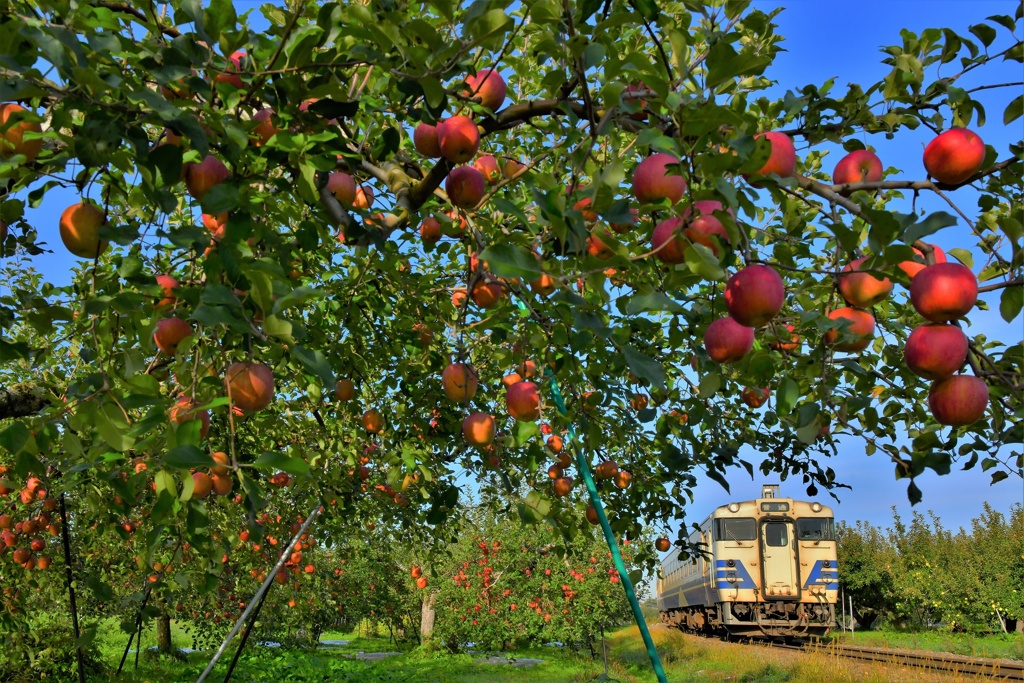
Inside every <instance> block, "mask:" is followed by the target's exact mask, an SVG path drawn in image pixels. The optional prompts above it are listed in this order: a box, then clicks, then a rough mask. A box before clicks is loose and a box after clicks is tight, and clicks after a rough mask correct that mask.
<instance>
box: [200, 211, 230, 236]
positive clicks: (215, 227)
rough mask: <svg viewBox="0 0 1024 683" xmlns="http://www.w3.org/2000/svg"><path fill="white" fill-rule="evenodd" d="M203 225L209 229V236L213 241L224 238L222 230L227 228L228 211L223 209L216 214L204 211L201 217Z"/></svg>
mask: <svg viewBox="0 0 1024 683" xmlns="http://www.w3.org/2000/svg"><path fill="white" fill-rule="evenodd" d="M201 219H202V221H203V227H204V228H206V229H207V230H209V231H210V237H212V238H213V240H214V241H215V242H220V241H221V240H222V239H224V232H225V231H226V230H227V229H228V213H227V211H223V212H221V213H218V214H209V213H204V214H203V215H202V217H201Z"/></svg>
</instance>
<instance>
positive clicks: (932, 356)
mask: <svg viewBox="0 0 1024 683" xmlns="http://www.w3.org/2000/svg"><path fill="white" fill-rule="evenodd" d="M903 359H904V360H905V361H906V363H907V367H908V368H910V370H911V371H912V372H913V373H914V374H915V375H917V376H918V377H924V378H925V379H943V378H945V377H949V376H950V375H952V374H953V373H955V372H956V371H957V370H959V369H960V366H962V365H963V364H964V361H965V360H967V335H965V334H964V333H963V331H961V329H960V328H959V327H957V326H955V325H943V324H935V323H932V324H931V325H922V326H921V327H918V328H917V329H915V330H914V331H913V332H911V333H910V336H909V337H907V344H906V346H905V347H904V349H903Z"/></svg>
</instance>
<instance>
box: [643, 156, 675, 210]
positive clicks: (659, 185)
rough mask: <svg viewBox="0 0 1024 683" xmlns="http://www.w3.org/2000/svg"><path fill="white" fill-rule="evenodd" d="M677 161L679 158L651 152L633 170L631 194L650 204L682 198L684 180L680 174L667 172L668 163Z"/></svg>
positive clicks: (673, 202) (671, 201)
mask: <svg viewBox="0 0 1024 683" xmlns="http://www.w3.org/2000/svg"><path fill="white" fill-rule="evenodd" d="M678 163H679V159H677V158H675V157H674V156H672V155H671V154H665V153H664V152H658V153H657V154H652V155H651V156H649V157H647V158H646V159H644V160H643V161H641V162H640V164H639V165H638V166H637V167H636V170H635V171H633V195H634V196H635V197H636V198H637V201H639V202H640V203H641V204H650V203H652V202H660V201H661V200H662V199H668V200H669V202H670V203H672V204H675V203H676V202H678V201H679V200H680V199H682V198H683V194H685V192H686V180H685V179H684V178H683V176H681V175H678V174H670V173H669V165H671V164H678ZM675 168H676V169H677V168H678V167H675Z"/></svg>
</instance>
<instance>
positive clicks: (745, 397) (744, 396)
mask: <svg viewBox="0 0 1024 683" xmlns="http://www.w3.org/2000/svg"><path fill="white" fill-rule="evenodd" d="M770 395H771V392H769V391H768V390H767V389H763V388H760V387H759V388H756V389H755V388H754V387H744V389H743V391H741V392H740V400H741V401H743V402H744V403H745V404H747V405H748V406H750V407H751V408H760V407H761V406H763V405H764V404H765V403H766V402H767V401H768V397H769V396H770Z"/></svg>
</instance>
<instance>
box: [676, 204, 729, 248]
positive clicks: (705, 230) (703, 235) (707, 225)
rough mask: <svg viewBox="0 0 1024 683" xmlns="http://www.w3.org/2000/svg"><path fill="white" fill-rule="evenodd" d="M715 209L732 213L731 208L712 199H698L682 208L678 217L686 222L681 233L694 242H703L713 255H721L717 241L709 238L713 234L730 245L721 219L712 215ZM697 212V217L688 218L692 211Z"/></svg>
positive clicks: (723, 242)
mask: <svg viewBox="0 0 1024 683" xmlns="http://www.w3.org/2000/svg"><path fill="white" fill-rule="evenodd" d="M715 211H725V212H726V213H728V214H729V215H730V216H731V215H733V211H732V209H726V208H725V207H723V206H722V203H721V202H719V201H715V200H713V199H700V200H698V201H695V202H694V203H693V205H692V206H688V207H686V208H685V209H683V212H682V214H680V217H681V218H682V219H683V221H685V222H686V228H684V229H683V234H684V235H686V238H687V239H688V240H689V241H690V242H691V243H694V244H703V245H704V246H706V247H707V248H708V249H710V250H711V251H712V252H713V253H714V254H715V256H721V248H720V247H719V245H718V243H717V242H716V241H715V240H713V239H711V238H712V237H713V236H714V237H717V238H719V240H720V241H721V242H722V244H725V245H727V246H732V245H731V243H730V242H729V235H728V234H727V233H726V232H725V227H724V226H723V225H722V221H720V220H718V219H717V218H715V216H714V212H715ZM694 212H696V213H697V217H696V218H694V219H693V220H690V216H692V215H693V213H694Z"/></svg>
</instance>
